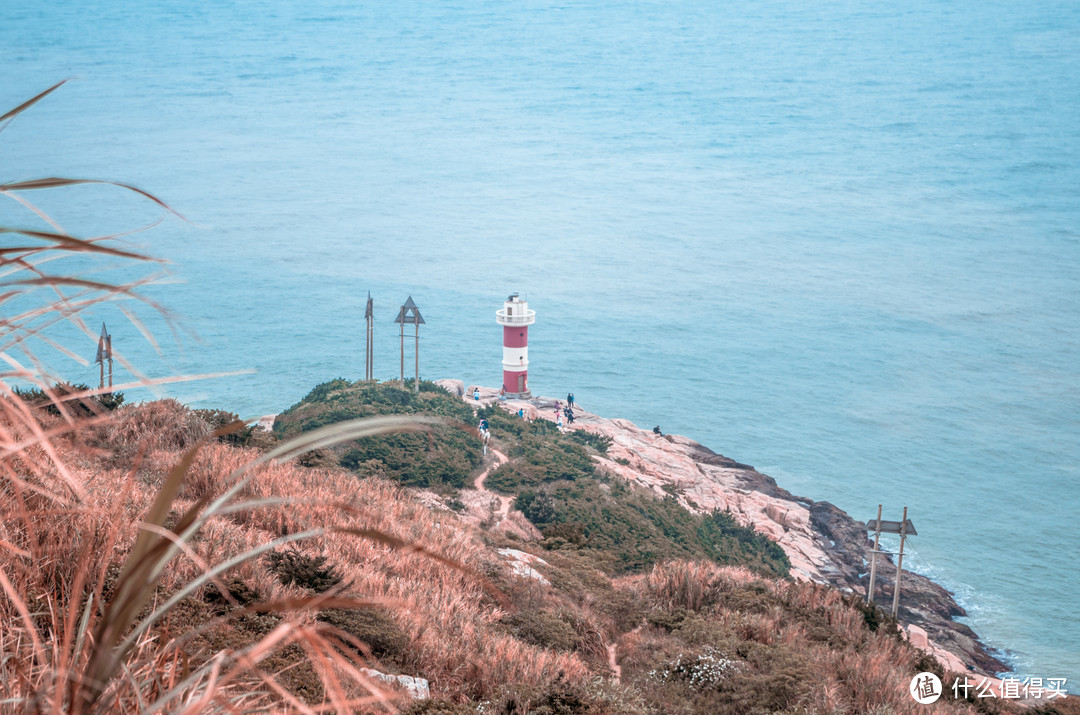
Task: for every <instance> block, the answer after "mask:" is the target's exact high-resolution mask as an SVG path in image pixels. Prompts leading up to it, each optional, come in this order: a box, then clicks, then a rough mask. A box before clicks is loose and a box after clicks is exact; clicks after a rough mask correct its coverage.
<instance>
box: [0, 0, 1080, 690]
mask: <svg viewBox="0 0 1080 715" xmlns="http://www.w3.org/2000/svg"><path fill="white" fill-rule="evenodd" d="M0 62H2V64H0V66H2V67H3V69H2V71H0V105H2V106H3V108H5V109H6V108H7V107H11V106H15V105H16V104H18V103H19V102H21V101H23V100H24V99H26V98H29V97H30V96H32V95H33V94H35V93H37V92H38V91H40V90H42V89H44V88H45V87H47V86H49V85H50V84H52V83H54V82H56V81H58V80H59V79H62V78H65V77H74V81H73V82H72V83H70V85H69V86H67V87H65V88H63V89H62V90H61V91H60V92H58V93H56V94H54V95H53V96H52V97H50V98H48V99H47V100H46V101H44V102H43V103H42V104H41V105H39V106H38V107H36V108H35V109H34V110H33V111H32V112H31V113H29V114H27V115H25V116H23V117H21V118H19V119H18V120H17V121H16V122H15V123H14V124H12V125H11V126H9V127H8V129H7V130H5V131H4V133H3V134H0V178H2V179H19V178H31V177H36V176H45V175H52V174H56V175H65V176H91V177H104V178H110V179H117V180H125V181H130V182H132V183H135V184H137V185H139V186H141V187H143V188H146V189H149V190H151V191H154V192H156V193H157V194H159V195H160V196H162V197H164V198H165V199H166V200H168V201H169V202H170V203H171V204H172V205H174V206H175V207H176V208H177V209H178V210H179V211H180V212H182V213H183V214H184V215H185V216H187V217H189V218H190V219H191V223H182V222H180V221H176V220H171V219H170V220H166V221H165V222H164V223H163V224H162V225H160V226H158V227H156V228H154V229H153V230H151V231H149V232H147V233H144V234H140V235H138V236H136V237H133V238H132V239H131V240H132V241H133V242H135V243H136V244H137V245H140V246H145V247H146V249H147V250H149V251H152V252H154V253H155V254H156V255H159V256H163V257H166V258H168V259H170V260H171V261H172V262H173V266H172V268H171V270H172V274H173V276H174V277H175V278H177V279H179V281H180V282H179V283H178V284H174V285H165V286H160V287H155V288H153V289H152V290H151V293H152V295H153V296H154V297H155V298H157V299H159V300H161V301H162V302H163V303H165V304H166V305H167V306H169V307H170V308H171V309H172V310H174V311H175V312H176V313H177V314H178V315H179V316H181V317H182V318H183V320H184V322H185V324H186V325H187V326H189V327H190V328H191V329H193V330H194V331H195V332H197V333H198V335H199V336H200V338H201V342H199V341H196V340H194V339H191V338H185V339H184V340H183V342H182V349H181V348H178V347H177V345H176V344H175V343H174V342H171V341H170V340H169V339H168V333H167V331H166V332H165V333H164V335H163V342H162V356H161V357H160V358H159V357H157V356H155V354H154V352H153V350H152V349H151V348H150V347H149V346H148V345H147V344H146V343H145V342H143V341H142V339H141V338H140V337H139V334H138V331H137V330H136V329H135V328H134V327H133V326H131V325H130V324H128V323H126V321H125V320H124V319H123V317H122V316H121V315H120V314H119V313H117V312H115V311H111V312H110V311H102V312H100V313H98V314H96V315H95V318H101V319H105V320H108V321H109V324H110V327H111V330H112V332H113V335H114V342H115V344H116V346H117V348H118V349H122V350H123V351H124V352H125V353H126V354H127V355H128V357H130V358H131V359H132V361H133V362H134V363H135V364H137V365H139V366H140V367H141V368H143V369H144V370H145V371H147V372H148V373H150V374H153V375H167V374H175V373H178V372H186V373H191V372H209V371H218V370H239V369H244V368H253V369H255V370H256V371H257V372H255V373H253V374H245V375H242V376H236V377H231V378H225V379H219V380H214V381H207V382H202V383H196V384H189V385H182V386H177V387H173V388H171V389H170V390H169V391H168V394H172V395H175V396H177V397H179V398H180V399H183V400H185V401H189V402H192V403H196V404H199V405H213V406H219V407H225V408H228V409H230V410H234V411H237V412H240V413H241V414H244V415H250V416H254V415H258V414H263V413H267V412H276V411H280V410H282V409H284V408H286V407H288V406H289V405H290V404H292V403H294V402H295V401H296V400H298V399H299V398H301V397H302V396H303V395H304V394H305V393H306V392H307V391H308V390H309V389H310V388H311V387H312V386H313V385H315V384H316V383H318V382H321V381H323V380H326V379H330V378H334V377H338V376H345V377H351V378H357V377H361V376H362V374H363V344H362V340H363V304H364V299H365V298H366V295H367V291H369V290H370V291H371V293H372V295H373V296H374V298H375V305H376V314H377V321H378V322H377V324H376V337H377V340H378V345H377V354H376V373H377V374H378V375H379V376H380V377H383V378H391V377H394V376H395V375H396V373H397V354H396V351H397V344H396V343H397V340H396V331H395V329H394V327H395V326H393V324H392V321H393V318H394V317H395V315H396V313H397V307H398V306H399V305H400V304H401V303H402V302H404V300H405V298H406V297H407V296H409V295H411V296H412V297H413V298H414V299H415V301H416V302H417V304H418V305H419V306H420V309H421V311H422V312H423V315H424V317H425V318H426V320H427V321H428V324H427V325H426V326H425V328H424V333H422V348H421V353H422V373H423V375H424V376H425V377H430V378H439V377H459V378H462V379H464V380H466V381H471V382H479V383H482V384H487V385H496V384H498V381H499V377H500V366H499V361H500V359H501V348H500V344H501V338H500V331H499V328H498V327H497V326H496V324H495V322H494V311H495V310H496V309H497V308H499V307H500V304H501V300H502V298H503V297H505V295H506V294H508V293H509V292H511V291H515V290H516V291H521V292H522V293H523V294H527V296H528V299H529V301H530V304H531V307H533V308H535V309H536V311H537V323H536V325H535V327H534V328H533V330H532V333H531V343H532V345H531V354H530V358H531V361H532V366H531V369H530V378H531V380H530V382H531V385H532V387H533V389H534V391H538V392H540V393H542V394H550V395H564V394H565V393H566V392H567V391H568V390H573V391H574V392H575V394H576V396H577V399H578V401H579V402H580V403H581V404H582V405H583V406H584V407H586V408H587V409H589V410H592V411H596V412H599V413H601V414H605V415H609V416H625V417H628V418H630V419H633V420H634V421H636V422H638V423H639V424H642V425H645V426H652V425H654V424H659V425H661V426H662V427H663V429H664V430H665V431H668V432H676V433H682V434H686V435H689V436H691V437H693V438H695V439H697V440H699V441H701V442H703V443H705V444H707V445H709V446H710V447H712V448H714V449H716V450H718V451H722V452H723V453H725V454H727V455H728V456H731V457H733V458H736V459H739V460H741V461H744V462H749V463H751V464H754V465H755V466H757V467H758V468H759V469H761V470H763V471H765V472H767V473H769V474H772V475H773V476H775V477H776V478H777V479H778V481H779V482H780V484H781V485H782V486H784V487H786V488H788V489H789V490H791V491H793V492H795V493H798V494H803V495H806V496H810V497H813V498H815V499H823V500H828V501H832V502H834V503H836V504H837V505H839V506H840V507H842V508H844V509H846V510H847V511H849V512H850V513H851V514H852V515H853V516H855V517H856V518H860V519H866V518H869V517H871V516H873V513H874V509H875V507H876V505H877V504H878V503H879V502H880V503H883V504H884V505H885V509H886V514H887V516H886V518H894V519H898V518H899V514H900V511H901V509H902V508H903V507H904V506H905V505H907V506H908V507H910V510H911V518H912V520H913V521H914V522H915V524H916V526H917V527H918V530H919V536H918V537H917V538H915V539H913V540H912V541H911V542H910V543H911V544H912V545H913V547H914V551H913V552H912V556H911V560H910V562H909V561H907V560H905V565H908V563H910V564H911V566H912V567H913V568H915V569H916V570H918V571H921V572H923V573H926V574H927V575H929V576H931V577H933V578H935V579H937V580H938V581H940V582H941V583H943V584H945V585H947V586H948V587H949V588H951V589H953V590H954V591H955V592H956V593H957V594H958V596H959V597H960V600H961V602H962V603H963V604H964V605H965V606H966V607H967V608H968V610H969V612H970V614H971V618H970V621H969V622H970V624H971V625H972V626H973V627H974V628H975V629H976V631H978V632H979V633H980V634H981V635H982V636H983V637H984V639H985V640H986V641H987V642H988V643H990V644H991V645H993V646H996V647H999V648H1003V649H1007V651H1008V652H1007V654H1006V655H1007V657H1008V658H1009V659H1010V661H1011V662H1012V663H1013V665H1014V666H1015V668H1016V669H1017V671H1018V672H1020V673H1022V674H1029V675H1037V676H1042V677H1068V678H1069V679H1070V686H1071V687H1072V688H1073V689H1074V690H1075V689H1076V688H1077V686H1078V685H1080V652H1078V651H1080V646H1078V644H1080V618H1078V616H1077V614H1076V606H1077V600H1076V586H1077V580H1076V577H1075V575H1074V574H1075V571H1076V564H1077V562H1078V560H1080V549H1078V547H1077V542H1076V528H1075V521H1076V518H1075V515H1076V514H1077V512H1078V510H1080V493H1078V489H1077V480H1078V478H1080V468H1078V466H1077V465H1078V464H1080V439H1078V435H1080V337H1078V330H1077V326H1078V324H1080V320H1078V318H1080V229H1078V226H1080V121H1078V119H1077V118H1078V117H1080V81H1078V78H1080V5H1077V4H1076V3H1074V2H1067V1H1061V0H1046V1H1040V0H1034V1H1032V2H1025V3H1016V2H1004V1H993V0H991V1H987V0H979V1H978V2H976V1H975V0H958V1H957V2H950V3H944V2H930V1H929V0H909V1H908V2H882V3H873V4H868V3H857V2H845V1H843V0H838V1H836V2H821V3H795V2H769V1H765V2H762V1H758V0H755V1H754V2H749V1H747V0H736V1H734V2H728V3H715V2H689V1H688V2H679V3H672V2H630V1H628V0H609V1H607V2H577V1H573V0H569V1H566V2H561V3H552V2H538V1H537V2H529V1H522V2H516V3H506V2H493V1H492V2H465V1H464V0H462V1H459V2H456V3H421V2H404V3H381V2H361V1H359V0H353V1H350V2H334V1H333V0H308V1H307V2H304V3H296V4H295V5H293V4H289V3H280V2H245V3H238V2H224V1H223V2H214V3H210V2H205V3H188V2H180V1H179V0H160V1H157V2H134V1H132V2H126V1H125V2H121V1H119V0H109V1H108V2H105V1H104V0H98V1H96V2H95V1H94V0H80V1H79V2H38V3H16V2H4V3H2V4H0ZM40 199H41V202H42V205H43V206H44V207H45V208H47V209H48V210H50V211H52V212H54V214H55V215H56V217H57V218H58V219H60V221H61V223H63V224H64V225H65V226H66V227H68V228H69V229H71V230H75V231H83V232H86V233H89V232H98V231H100V232H113V231H117V230H123V229H128V228H133V227H135V226H138V225H141V224H142V223H145V222H148V221H150V220H153V218H154V217H155V216H156V214H155V213H154V212H153V211H152V210H151V209H150V207H148V206H146V205H145V203H140V202H139V201H136V200H133V199H132V198H129V197H127V196H124V195H122V194H119V193H117V192H115V191H108V190H104V189H101V190H99V189H95V188H85V189H83V190H79V191H68V192H65V193H62V194H57V195H55V196H50V197H45V196H42V197H40ZM0 221H2V222H8V223H11V222H17V223H19V224H26V223H29V222H30V217H28V216H27V214H25V212H24V211H23V210H22V208H21V207H19V206H18V205H16V204H13V203H11V202H8V203H6V204H2V205H0ZM152 322H153V321H152ZM158 330H159V331H160V330H161V328H160V327H159V328H158ZM83 348H84V352H85V353H86V354H87V355H88V356H92V355H93V352H94V347H93V345H84V346H83ZM54 364H55V366H56V367H57V368H58V369H60V370H62V371H63V372H64V374H66V375H68V376H69V377H70V378H71V379H75V380H83V381H87V382H92V381H93V380H94V376H95V369H94V368H93V367H89V368H87V367H82V366H75V365H74V364H73V363H64V362H63V361H62V360H60V359H57V361H56V362H55V363H54Z"/></svg>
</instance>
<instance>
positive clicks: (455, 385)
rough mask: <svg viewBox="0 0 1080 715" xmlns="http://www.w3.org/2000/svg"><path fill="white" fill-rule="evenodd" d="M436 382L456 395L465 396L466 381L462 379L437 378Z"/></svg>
mask: <svg viewBox="0 0 1080 715" xmlns="http://www.w3.org/2000/svg"><path fill="white" fill-rule="evenodd" d="M435 384H436V385H438V386H439V387H441V388H442V389H444V390H446V391H447V392H449V393H450V394H451V395H454V396H455V397H464V396H465V383H464V382H462V381H461V380H436V381H435Z"/></svg>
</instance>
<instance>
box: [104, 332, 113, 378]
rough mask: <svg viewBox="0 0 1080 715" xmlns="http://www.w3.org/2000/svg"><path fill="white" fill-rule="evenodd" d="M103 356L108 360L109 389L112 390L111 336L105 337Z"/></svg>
mask: <svg viewBox="0 0 1080 715" xmlns="http://www.w3.org/2000/svg"><path fill="white" fill-rule="evenodd" d="M105 356H106V357H107V358H109V389H110V390H112V336H111V335H107V336H106V337H105Z"/></svg>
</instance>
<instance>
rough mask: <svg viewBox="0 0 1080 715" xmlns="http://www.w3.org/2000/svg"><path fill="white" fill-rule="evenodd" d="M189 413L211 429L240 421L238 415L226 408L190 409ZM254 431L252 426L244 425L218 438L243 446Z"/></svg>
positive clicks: (217, 428)
mask: <svg viewBox="0 0 1080 715" xmlns="http://www.w3.org/2000/svg"><path fill="white" fill-rule="evenodd" d="M191 413H192V414H193V415H195V416H196V417H198V418H199V419H201V420H202V421H203V422H205V423H206V424H207V425H209V427H210V429H211V430H219V429H221V428H222V427H225V426H228V425H231V424H233V423H235V422H239V421H240V415H238V414H236V413H235V412H228V411H226V410H192V411H191ZM254 431H255V428H254V427H252V426H250V425H245V426H243V427H241V428H239V429H237V430H235V431H233V432H230V433H229V434H224V435H221V436H219V437H218V440H219V441H221V442H225V443H226V444H235V445H239V446H245V445H247V444H248V442H249V441H251V434H252V433H253V432H254Z"/></svg>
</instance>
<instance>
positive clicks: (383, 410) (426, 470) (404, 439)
mask: <svg viewBox="0 0 1080 715" xmlns="http://www.w3.org/2000/svg"><path fill="white" fill-rule="evenodd" d="M385 414H425V415H433V416H439V417H443V418H445V419H447V420H449V423H448V424H445V425H436V426H434V427H433V428H432V429H430V430H428V431H425V432H423V433H399V434H392V435H383V436H378V437H368V438H364V439H360V440H352V441H350V442H347V443H343V444H341V445H338V446H337V447H336V448H335V449H334V450H333V451H332V452H331V453H328V454H326V455H325V457H326V462H327V463H328V464H330V463H333V464H340V465H341V466H343V467H346V468H347V469H351V470H353V471H354V472H356V473H358V474H360V475H362V476H379V477H386V478H389V479H393V480H395V481H398V482H400V483H402V484H404V485H406V486H412V487H427V488H432V489H437V490H440V491H447V492H450V491H453V490H455V489H460V488H461V487H463V486H465V484H466V482H467V480H468V479H469V476H470V474H471V473H472V472H473V471H474V470H475V469H476V468H477V467H478V466H479V465H480V462H481V459H482V456H483V455H482V445H481V442H480V439H479V437H478V436H477V434H476V431H475V429H462V427H463V426H466V425H471V424H472V423H473V421H474V419H473V413H472V410H471V409H469V407H468V406H467V405H465V404H464V403H462V401H461V400H455V399H453V398H452V397H451V396H450V395H449V394H447V392H446V391H445V390H443V389H442V388H440V387H438V386H437V385H435V384H433V383H431V382H427V381H421V383H420V392H419V393H414V392H413V390H412V389H411V388H409V386H408V384H406V385H404V386H402V385H401V383H398V382H384V383H378V382H363V381H358V382H349V381H348V380H344V379H341V378H339V379H336V380H331V381H329V382H324V383H322V384H320V385H317V386H316V387H315V388H314V389H312V390H311V392H309V393H308V394H307V396H305V397H304V399H302V400H301V401H300V402H298V403H297V404H295V405H293V406H292V407H290V408H289V409H287V410H285V411H284V412H282V413H281V414H280V415H278V417H277V420H276V421H275V423H274V431H275V433H276V434H278V435H280V436H282V437H288V436H291V435H298V434H302V433H304V432H307V431H310V430H313V429H318V428H319V427H323V426H325V425H330V424H335V423H337V422H340V421H342V420H349V419H356V418H359V417H369V416H374V415H385Z"/></svg>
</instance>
